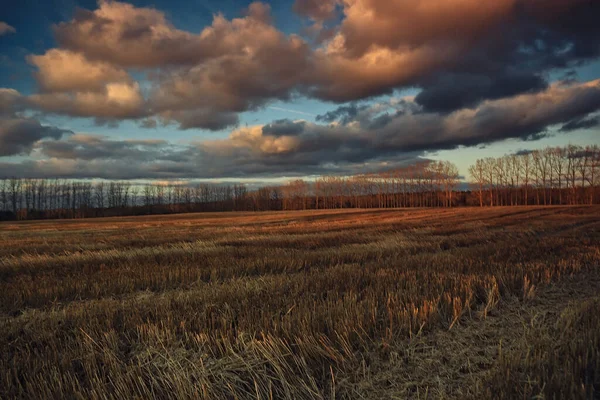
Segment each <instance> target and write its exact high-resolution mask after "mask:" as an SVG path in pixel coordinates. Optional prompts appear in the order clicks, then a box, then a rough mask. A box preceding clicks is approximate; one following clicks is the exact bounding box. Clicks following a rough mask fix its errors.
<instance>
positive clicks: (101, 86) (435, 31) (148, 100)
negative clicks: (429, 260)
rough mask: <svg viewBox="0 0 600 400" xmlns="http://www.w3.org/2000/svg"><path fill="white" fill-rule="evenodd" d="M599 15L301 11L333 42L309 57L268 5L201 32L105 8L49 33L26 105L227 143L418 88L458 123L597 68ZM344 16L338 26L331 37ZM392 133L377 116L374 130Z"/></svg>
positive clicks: (495, 6) (447, 6)
mask: <svg viewBox="0 0 600 400" xmlns="http://www.w3.org/2000/svg"><path fill="white" fill-rule="evenodd" d="M599 4H600V3H597V2H589V1H586V0H571V1H567V0H551V1H550V2H542V1H539V0H497V1H493V2H486V3H485V4H482V3H481V2H480V1H475V0H442V1H434V0H423V1H388V0H343V1H339V0H327V1H313V0H297V1H296V2H295V3H294V9H295V10H296V12H298V13H299V14H301V15H303V16H307V17H309V18H311V19H312V20H313V21H314V22H315V26H314V27H313V28H315V29H316V31H315V32H313V33H314V34H315V35H317V36H322V35H321V33H323V32H324V31H328V35H326V36H327V37H329V39H327V40H325V41H324V42H323V43H321V44H319V45H317V46H314V47H311V46H309V45H308V44H307V42H306V41H305V40H304V39H302V38H301V37H300V36H298V35H294V34H289V35H288V34H284V33H283V32H281V31H279V30H278V29H277V28H276V27H275V26H274V25H273V22H272V18H271V14H270V7H269V6H268V5H267V4H264V3H261V2H254V3H252V4H250V6H249V7H248V8H247V10H246V12H245V14H244V15H243V16H242V17H238V18H233V19H231V20H228V19H226V18H225V17H224V16H223V15H221V14H215V15H214V17H213V21H212V23H211V25H209V26H206V27H204V28H203V29H201V30H200V32H198V33H196V32H188V31H185V30H181V29H178V28H176V27H175V26H174V25H173V24H171V23H170V22H169V20H168V19H167V17H166V16H165V14H164V13H163V12H162V11H159V10H157V9H155V8H149V7H135V6H133V5H131V4H127V3H122V2H118V1H104V0H103V1H100V2H99V3H98V8H97V9H95V10H93V11H88V10H79V11H78V12H77V13H76V15H75V16H74V18H73V19H72V20H70V21H67V22H62V23H59V24H57V25H55V26H54V33H55V36H56V40H57V42H58V44H59V48H56V49H51V50H49V51H47V52H46V53H45V54H43V55H32V56H30V57H29V61H30V62H31V63H32V64H33V65H35V66H36V67H37V72H36V77H37V80H38V82H39V85H40V89H41V92H40V93H38V94H36V95H34V96H32V97H31V102H32V103H33V104H35V105H36V107H38V108H40V109H42V110H44V111H48V112H53V113H61V114H66V115H72V116H84V117H92V118H97V119H99V120H106V119H111V118H112V119H125V118H129V119H144V118H149V117H151V118H154V120H157V121H160V122H161V123H163V124H171V123H172V124H177V125H178V126H179V128H181V129H192V128H201V129H208V130H221V129H224V128H226V127H234V126H237V125H238V124H239V117H238V115H239V113H242V112H246V111H256V110H259V109H261V108H263V107H267V106H269V104H270V103H271V102H273V101H274V100H282V101H288V100H290V99H293V98H294V97H295V96H297V95H304V96H308V97H313V98H317V99H320V100H326V101H333V102H337V103H344V102H352V101H361V100H364V99H369V98H372V97H374V96H379V95H383V94H391V93H393V92H394V91H395V90H397V89H402V88H409V87H411V88H419V89H421V92H420V93H419V94H418V95H417V96H416V103H417V104H418V105H419V106H421V107H422V108H423V111H431V112H441V113H450V112H452V111H455V110H460V109H462V108H465V107H467V108H470V107H476V106H477V105H478V104H480V103H481V102H484V101H486V100H494V99H501V98H508V97H510V96H515V95H519V94H522V93H535V92H539V91H542V90H544V89H546V88H547V86H548V83H547V81H546V77H547V73H548V72H549V71H553V70H556V69H565V68H571V67H573V66H576V65H580V64H581V63H583V62H587V61H590V60H593V59H596V58H598V57H599V56H600V26H599V25H598V24H597V23H596V21H595V19H594V18H593V16H595V15H598V13H600V5H599ZM338 9H339V10H340V11H341V13H342V14H343V18H342V19H341V21H340V23H339V26H337V27H331V28H329V27H327V29H325V25H324V21H325V20H327V19H329V18H331V17H332V16H333V15H334V14H335V13H336V10H338ZM311 29H312V28H311ZM315 29H313V30H315ZM322 39H325V37H323V38H322ZM130 71H136V72H145V73H146V81H145V82H143V84H140V83H138V82H135V81H134V80H133V78H132V76H131V75H130V74H129V72H130ZM136 75H137V76H139V74H136ZM140 87H143V88H144V90H140ZM388 120H389V116H387V117H386V116H385V115H382V116H381V119H380V120H379V122H378V124H380V125H385V124H386V123H387V121H388ZM142 126H145V124H143V123H142Z"/></svg>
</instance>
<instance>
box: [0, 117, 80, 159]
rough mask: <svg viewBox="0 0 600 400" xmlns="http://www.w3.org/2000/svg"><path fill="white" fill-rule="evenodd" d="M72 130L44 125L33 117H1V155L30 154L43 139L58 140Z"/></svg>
mask: <svg viewBox="0 0 600 400" xmlns="http://www.w3.org/2000/svg"><path fill="white" fill-rule="evenodd" d="M70 133H71V132H70V131H68V130H64V129H58V128H55V127H51V126H43V125H41V124H40V123H39V121H37V120H35V119H32V118H4V117H2V118H0V157H5V156H13V155H19V154H29V153H30V152H31V149H32V148H33V145H34V144H35V143H36V142H38V141H39V140H41V139H45V138H50V139H55V140H58V139H60V138H61V137H62V136H63V135H67V134H70Z"/></svg>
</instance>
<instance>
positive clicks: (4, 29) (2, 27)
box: [0, 21, 17, 36]
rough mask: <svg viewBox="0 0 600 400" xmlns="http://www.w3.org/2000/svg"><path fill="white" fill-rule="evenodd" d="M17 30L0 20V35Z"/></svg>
mask: <svg viewBox="0 0 600 400" xmlns="http://www.w3.org/2000/svg"><path fill="white" fill-rule="evenodd" d="M16 31H17V30H16V29H15V28H13V27H12V26H10V25H9V24H7V23H6V22H2V21H0V36H2V35H6V34H7V33H15V32H16Z"/></svg>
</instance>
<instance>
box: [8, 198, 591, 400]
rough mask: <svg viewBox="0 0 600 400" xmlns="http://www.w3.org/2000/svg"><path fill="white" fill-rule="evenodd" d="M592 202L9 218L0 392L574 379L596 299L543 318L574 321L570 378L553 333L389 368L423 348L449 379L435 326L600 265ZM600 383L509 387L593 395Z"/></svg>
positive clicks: (246, 395)
mask: <svg viewBox="0 0 600 400" xmlns="http://www.w3.org/2000/svg"><path fill="white" fill-rule="evenodd" d="M598 215H600V208H598V207H540V208H518V207H516V208H515V207H512V208H495V209H483V210H481V209H456V210H450V209H444V210H436V211H432V210H419V209H411V210H368V211H365V210H344V211H339V210H337V211H336V210H331V211H312V212H286V213H277V212H270V213H264V214H251V213H227V214H193V215H190V214H187V215H184V216H179V215H176V216H173V215H171V216H152V217H143V218H134V217H128V218H106V219H97V220H92V221H44V222H24V223H10V224H7V223H5V224H1V225H0V240H1V241H2V243H3V246H2V247H1V248H0V278H1V280H0V319H1V327H0V343H1V344H2V349H3V351H2V353H1V354H0V398H4V397H7V398H15V397H17V398H74V397H75V398H77V397H83V398H206V399H220V398H224V399H229V398H232V399H250V398H252V399H254V398H260V399H279V398H285V399H315V398H316V399H319V398H360V397H364V398H369V397H373V396H375V397H379V398H381V397H382V396H383V397H391V396H392V395H391V393H393V392H394V393H397V394H398V395H399V396H400V397H401V398H403V397H415V398H426V397H430V398H438V397H449V396H462V395H466V394H473V393H477V390H479V389H480V388H481V382H483V379H488V381H489V382H490V384H491V385H492V384H494V385H499V386H502V383H501V382H502V381H508V382H512V381H511V380H514V381H519V382H520V379H521V377H522V375H519V374H517V373H511V374H509V375H503V374H504V372H498V374H499V375H494V371H505V369H506V368H508V369H510V370H512V367H511V366H512V365H519V366H520V367H519V368H522V369H523V370H524V371H529V372H527V373H528V374H533V375H535V376H539V377H540V379H539V382H542V380H543V379H550V380H554V379H555V377H557V378H556V379H557V382H559V384H558V385H560V383H561V382H571V383H568V385H567V386H568V387H569V388H571V387H578V386H577V385H578V384H579V380H578V379H579V378H577V377H578V376H580V374H579V373H578V372H577V371H579V370H580V369H581V368H582V365H583V364H585V368H588V366H589V365H591V367H589V368H591V371H592V375H590V376H591V377H592V378H590V379H592V381H591V382H597V381H593V379H597V373H598V368H597V363H598V359H599V358H598V352H597V349H598V346H597V345H598V341H597V337H595V336H594V335H593V334H592V333H590V332H591V331H592V330H593V329H595V327H596V326H597V325H594V324H596V323H598V321H600V316H597V313H596V316H594V313H592V312H591V311H590V310H592V309H593V307H594V306H596V305H597V303H593V302H592V303H589V305H585V306H583V305H582V306H581V307H582V308H580V309H578V310H579V311H577V312H575V314H574V315H579V316H581V318H580V319H577V321H580V320H585V321H587V322H585V324H583V325H582V326H584V328H581V327H580V325H577V326H578V328H572V327H573V326H574V324H573V322H568V321H573V319H572V318H571V319H569V320H568V321H567V320H566V319H565V321H566V322H565V323H564V324H566V325H564V326H566V327H569V328H564V329H563V328H560V329H559V328H557V329H558V330H555V331H552V332H550V331H549V332H550V333H548V335H549V337H552V338H554V337H560V338H561V339H560V340H562V341H563V342H564V343H567V341H566V339H565V338H566V337H568V334H569V332H571V333H577V334H578V335H579V337H580V338H581V340H579V341H577V342H573V343H575V344H572V345H569V346H567V345H566V344H565V345H564V346H563V347H561V348H562V349H563V350H564V354H567V356H569V355H570V356H571V357H572V358H573V361H572V364H570V365H572V368H571V371H572V372H566V373H565V374H563V375H560V378H558V375H556V373H554V372H548V371H547V370H545V369H544V368H543V367H542V366H543V365H546V363H550V364H551V365H554V364H556V363H558V362H559V360H560V359H558V358H557V359H555V358H552V357H550V356H548V354H547V353H544V351H545V350H543V349H546V347H545V346H546V344H547V343H546V342H543V343H540V345H539V349H542V350H539V351H538V350H536V351H537V353H536V352H534V354H535V359H533V360H529V359H527V357H525V359H526V360H525V361H523V357H521V356H518V354H519V353H511V354H512V355H511V357H513V358H507V357H508V356H500V355H499V354H496V355H493V356H492V355H490V356H489V357H487V356H486V359H487V360H488V361H486V362H485V363H484V364H485V365H483V366H481V367H480V368H478V371H479V372H478V374H477V375H476V376H477V380H471V381H469V380H465V382H467V383H468V384H469V385H471V386H472V389H464V388H454V389H452V388H451V386H448V387H449V388H451V390H450V389H449V390H447V391H445V392H444V391H441V389H439V388H440V387H441V386H440V385H437V387H438V389H436V390H437V392H436V391H435V390H433V387H434V386H436V384H435V383H432V382H431V381H428V380H427V379H425V378H423V377H422V378H420V379H415V380H414V381H413V382H408V381H407V380H406V379H404V378H403V377H402V376H396V377H387V378H385V379H384V376H386V374H385V373H384V372H385V370H386V369H388V370H389V369H390V368H392V367H393V368H399V367H398V365H401V364H402V362H408V363H409V364H407V365H412V364H410V363H415V362H417V363H420V364H418V365H417V366H416V367H415V368H417V367H419V368H422V367H423V366H425V365H430V366H432V368H433V367H435V368H437V370H434V371H433V372H431V373H430V375H432V376H437V378H438V379H439V380H440V382H441V381H443V380H444V379H450V376H446V377H444V376H443V374H441V373H440V371H442V369H443V368H442V366H443V365H442V364H443V363H442V364H439V363H438V364H435V363H434V364H427V363H429V362H430V361H427V360H431V359H430V358H428V357H427V356H426V352H427V351H429V350H428V349H430V348H436V342H435V341H433V342H430V340H433V338H437V337H438V336H436V335H439V334H440V332H456V331H460V330H461V329H463V325H469V324H472V323H475V324H476V323H479V322H477V321H487V320H489V318H491V317H493V316H494V315H493V314H495V313H496V314H498V313H500V314H501V313H502V310H503V309H502V307H503V306H502V304H504V303H506V302H507V301H508V299H513V300H511V301H517V302H519V304H524V305H528V304H530V303H532V302H535V301H536V298H538V295H539V294H538V293H539V291H540V290H541V291H542V293H543V290H544V289H543V288H544V287H545V286H547V285H548V284H550V283H557V282H558V283H560V282H563V281H566V280H569V279H571V277H573V276H588V275H589V276H591V274H594V273H596V272H597V271H598V267H599V264H600V229H599V228H600V218H599V217H598ZM582 282H583V283H582V284H585V281H582ZM506 304H509V303H506ZM586 304H587V303H586ZM573 318H575V317H573ZM577 318H579V317H577ZM470 321H471V322H470ZM561 326H562V325H561ZM580 328H581V329H580ZM561 329H563V330H561ZM573 329H574V330H573ZM507 334H510V333H507ZM466 335H467V334H466V333H465V335H463V338H464V337H466ZM594 338H595V339H594ZM442 339H443V338H441V337H439V340H438V339H436V340H438V342H439V343H442ZM453 340H454V342H452V343H455V342H456V341H457V340H460V339H459V338H454V339H453ZM473 340H476V339H473ZM593 340H596V341H595V342H594V341H593ZM563 342H561V343H563ZM419 343H421V344H419ZM423 343H426V344H423ZM467 345H468V344H467ZM594 346H595V347H594ZM407 349H408V350H407ZM411 349H412V350H411ZM536 349H537V347H536ZM406 351H409V353H406ZM410 351H412V353H410ZM582 354H586V357H588V358H583V360H587V361H585V362H583V363H580V362H579V361H577V360H579V358H578V357H581V356H582ZM457 356H458V355H457ZM567 356H565V357H567ZM444 357H446V356H444ZM403 360H405V361H403ZM406 360H408V361H406ZM553 363H554V364H553ZM590 363H591V364H590ZM593 363H596V364H593ZM450 364H451V363H450ZM436 365H437V366H436ZM495 368H498V369H497V370H496V369H495ZM483 370H485V371H489V373H487V372H486V373H485V374H484V373H480V372H481V371H483ZM399 371H400V370H399ZM436 371H437V372H436ZM465 371H469V369H468V368H467V369H466V370H465ZM586 371H587V370H586ZM586 373H587V372H586ZM405 375H406V376H408V375H407V374H405ZM533 375H532V376H533ZM588 375H589V374H588ZM588 375H585V376H588ZM473 376H475V375H473ZM528 376H529V375H528ZM542 378H543V379H542ZM386 379H387V380H389V381H390V383H389V384H388V383H385V380H386ZM452 379H454V378H452ZM478 382H479V383H478ZM486 382H487V381H486ZM400 384H401V385H400ZM565 384H566V383H565ZM386 385H388V386H389V387H388V390H386V389H385V388H386ZM594 385H596V383H592V384H591V386H590V385H589V384H588V386H586V389H585V390H583V391H577V390H575V389H573V390H571V389H565V391H564V392H561V391H560V390H559V389H558V388H557V387H556V386H552V385H546V386H543V387H542V386H539V387H538V386H535V385H533V384H532V385H529V386H521V387H520V389H519V387H518V385H516V384H513V383H511V388H512V387H514V388H515V390H518V393H517V392H515V393H517V394H518V395H519V396H520V395H521V394H523V395H524V396H526V397H527V396H530V395H535V394H537V392H536V391H540V392H542V391H545V392H544V393H546V395H548V396H549V398H552V396H553V394H554V393H557V394H558V395H557V396H559V397H560V398H567V397H569V396H575V397H571V398H577V397H580V398H589V396H588V395H589V393H597V392H594V390H596V389H595V388H597V386H594ZM400 386H401V387H400ZM561 387H562V386H561ZM590 388H591V389H590ZM434 392H435V393H434ZM497 392H498V393H504V392H502V390H499V391H497ZM425 393H427V395H425ZM488 394H489V393H488ZM511 394H512V392H510V393H509V392H506V396H507V398H509V397H510V395H511ZM431 396H436V397H431ZM586 396H588V397H586Z"/></svg>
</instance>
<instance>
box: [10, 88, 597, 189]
mask: <svg viewBox="0 0 600 400" xmlns="http://www.w3.org/2000/svg"><path fill="white" fill-rule="evenodd" d="M598 110H600V80H596V81H591V82H587V83H583V84H570V85H566V84H562V83H556V84H553V85H551V86H549V87H548V88H547V89H546V90H543V91H540V92H537V93H528V94H522V95H519V96H514V97H511V98H506V99H498V100H488V101H484V102H483V103H481V104H480V105H479V106H478V107H476V108H468V109H462V110H458V111H454V112H451V113H447V114H439V113H432V112H425V111H423V109H422V107H420V106H419V105H418V104H417V103H415V102H414V100H413V99H412V98H404V99H392V100H390V101H387V102H383V103H379V104H371V105H351V106H349V107H340V108H338V109H336V110H334V111H332V112H330V113H327V114H325V115H323V116H320V117H319V120H321V121H323V122H328V123H327V124H317V123H312V122H309V121H302V120H300V121H291V120H277V121H274V122H272V123H270V124H266V125H255V126H250V127H243V128H239V129H236V130H234V131H233V132H231V134H230V135H229V136H228V137H227V138H225V139H219V140H205V141H200V142H196V143H190V144H178V145H175V144H172V143H169V142H167V141H162V140H152V141H143V140H142V141H140V140H116V139H110V138H108V137H104V136H94V135H81V134H77V135H72V136H69V137H67V138H66V139H63V140H60V141H48V140H44V141H41V142H38V143H37V144H36V145H35V153H34V154H35V155H36V157H45V159H44V160H37V161H31V162H27V163H25V164H23V165H21V164H18V165H19V168H18V169H21V166H22V171H23V174H28V175H27V176H32V175H34V174H35V173H38V174H41V175H40V176H51V175H52V174H53V173H54V174H57V173H58V174H60V176H70V177H79V178H81V177H86V178H91V177H102V178H109V177H110V178H114V179H137V178H141V177H152V178H186V179H189V178H218V177H230V178H242V177H250V176H262V177H282V176H295V175H298V176H302V175H311V174H352V173H357V172H373V171H378V170H385V169H389V168H392V167H393V166H397V165H402V164H403V163H406V162H409V161H410V162H412V161H414V160H415V159H418V157H420V156H423V155H424V154H426V153H427V152H430V151H435V150H442V149H454V148H457V147H459V146H478V145H482V144H487V143H492V142H495V141H499V140H504V139H508V138H520V139H524V140H531V139H537V138H539V137H541V136H543V135H544V134H545V132H546V131H547V130H548V129H549V128H551V127H554V126H559V125H565V124H567V125H568V124H570V123H573V124H582V121H591V120H592V119H594V118H595V117H594V113H596V112H598ZM382 118H384V119H385V123H381V122H378V121H380V120H381V119H382ZM586 123H587V122H586ZM4 165H5V166H6V164H4ZM6 168H10V169H12V170H17V168H16V164H15V165H12V167H8V166H6Z"/></svg>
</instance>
